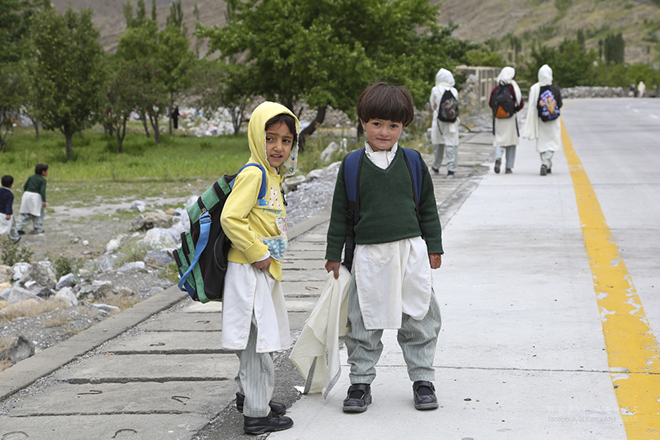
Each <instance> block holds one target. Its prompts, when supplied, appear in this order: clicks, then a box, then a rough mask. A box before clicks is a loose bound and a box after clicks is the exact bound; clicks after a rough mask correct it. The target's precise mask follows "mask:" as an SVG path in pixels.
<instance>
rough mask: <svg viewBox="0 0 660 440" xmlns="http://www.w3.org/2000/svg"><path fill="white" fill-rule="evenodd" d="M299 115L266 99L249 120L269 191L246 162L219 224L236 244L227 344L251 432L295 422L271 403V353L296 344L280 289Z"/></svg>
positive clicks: (254, 156)
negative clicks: (288, 180)
mask: <svg viewBox="0 0 660 440" xmlns="http://www.w3.org/2000/svg"><path fill="white" fill-rule="evenodd" d="M298 133H299V125H298V119H297V118H296V117H295V116H294V115H293V113H291V111H289V110H288V109H287V108H286V107H284V106H283V105H280V104H277V103H273V102H264V103H263V104H261V105H259V106H258V107H257V108H256V109H255V110H254V112H253V113H252V117H251V118H250V123H249V125H248V141H249V146H250V159H249V160H248V163H256V164H258V165H261V166H262V167H263V168H264V169H265V170H266V185H267V190H266V195H265V196H264V197H263V198H261V199H259V189H260V187H261V184H262V182H261V181H262V171H261V170H260V169H259V168H258V167H247V168H245V169H244V170H243V171H241V173H240V174H239V175H238V177H236V181H235V183H234V188H233V190H232V192H231V194H230V195H229V197H228V198H227V201H226V202H225V205H224V208H223V210H222V216H221V222H222V229H223V230H224V232H225V234H226V235H227V238H229V240H230V241H231V250H230V251H229V255H228V260H229V263H228V267H227V274H226V278H225V289H224V297H223V308H222V346H223V348H225V349H227V350H232V351H235V352H236V354H237V355H238V358H239V365H240V367H239V372H238V375H237V376H236V383H237V385H238V393H236V407H237V408H238V410H239V411H242V412H243V419H244V423H243V429H244V431H245V432H246V433H247V434H264V433H267V432H272V431H281V430H284V429H288V428H290V427H291V426H293V421H292V420H291V419H290V418H289V417H284V416H282V415H283V414H284V413H285V412H286V407H285V406H284V405H282V404H281V403H276V402H272V401H271V398H272V396H273V390H274V386H275V380H274V376H275V366H274V364H273V352H276V351H283V350H287V349H289V348H290V344H291V342H290V335H289V318H288V316H287V310H286V304H285V302H284V293H283V291H282V285H281V281H282V256H283V254H284V252H285V251H286V248H287V236H286V232H287V227H286V207H285V202H284V197H283V195H282V192H281V190H280V184H281V183H282V179H283V177H284V176H286V175H290V174H293V173H294V172H295V170H296V162H297V156H298Z"/></svg>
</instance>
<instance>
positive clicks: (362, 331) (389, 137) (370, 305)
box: [325, 83, 443, 413]
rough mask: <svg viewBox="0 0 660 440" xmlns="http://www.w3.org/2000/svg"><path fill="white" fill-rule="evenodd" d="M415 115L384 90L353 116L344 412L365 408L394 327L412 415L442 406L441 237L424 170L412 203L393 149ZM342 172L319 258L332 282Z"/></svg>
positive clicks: (406, 100) (397, 90)
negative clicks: (438, 371)
mask: <svg viewBox="0 0 660 440" xmlns="http://www.w3.org/2000/svg"><path fill="white" fill-rule="evenodd" d="M414 110H415V108H414V103H413V100H412V97H411V96H410V93H409V92H408V91H407V90H406V89H405V88H403V87H399V86H395V85H392V84H388V83H378V84H374V85H372V86H369V87H367V88H366V89H365V90H364V92H362V95H360V98H359V99H358V104H357V114H358V117H359V118H360V123H361V124H362V126H363V127H364V130H365V133H366V137H367V141H366V143H365V146H364V156H365V157H363V160H362V165H361V167H360V168H359V170H360V171H359V178H358V182H359V184H358V188H357V192H358V197H359V218H358V220H357V223H355V226H354V231H355V234H354V242H355V252H354V257H353V262H352V269H351V271H352V282H351V286H350V288H349V292H348V320H349V323H350V326H351V330H350V331H349V333H348V334H347V335H346V339H345V343H346V348H347V351H348V363H349V364H350V366H351V372H350V380H351V386H350V387H349V389H348V394H347V396H346V399H345V400H344V402H343V411H344V412H347V413H356V412H363V411H366V410H367V406H368V405H369V404H370V403H371V401H372V397H371V383H372V382H373V380H374V379H375V377H376V369H375V366H376V363H377V362H378V359H379V358H380V355H381V353H382V350H383V344H382V342H381V338H382V335H383V329H386V328H392V329H398V338H397V339H398V343H399V345H400V346H401V349H402V351H403V356H404V359H405V361H406V365H407V368H408V376H409V378H410V380H412V381H413V401H414V405H415V408H417V409H419V410H425V409H436V408H438V400H437V398H436V395H435V388H434V386H433V383H432V381H433V380H434V379H435V369H434V368H433V359H434V356H435V349H436V342H437V338H438V333H439V332H440V324H441V323H440V308H439V306H438V302H437V300H436V297H435V294H434V292H433V283H432V277H431V269H437V268H439V267H440V264H441V262H442V260H441V254H442V253H443V250H442V231H441V227H440V220H439V217H438V211H437V207H436V201H435V195H434V192H433V182H432V180H431V175H430V174H429V171H428V168H427V166H426V164H425V163H424V162H423V161H422V160H421V159H420V162H421V164H422V182H421V191H420V194H419V201H418V203H417V204H416V203H415V197H414V192H413V191H412V189H411V188H412V174H411V171H410V170H409V169H408V165H407V162H406V158H405V157H404V151H403V149H402V148H401V147H399V145H398V141H399V137H400V136H401V133H402V132H403V129H404V128H405V127H407V126H408V125H409V124H410V123H411V122H412V120H413V118H414ZM344 166H345V163H342V166H341V167H340V169H339V172H338V177H337V183H336V186H335V192H334V197H333V201H332V213H331V217H330V225H329V227H328V236H327V247H326V255H325V257H326V259H327V260H328V261H327V263H326V265H325V267H326V270H327V271H328V272H330V271H333V272H334V276H335V278H337V277H338V276H339V266H340V261H341V252H342V248H343V247H344V244H345V242H346V237H347V228H348V227H349V224H348V222H349V221H350V220H349V217H348V216H347V210H348V201H347V195H346V184H345V181H344ZM416 206H417V211H418V212H417V213H416ZM417 214H419V216H418V215H417Z"/></svg>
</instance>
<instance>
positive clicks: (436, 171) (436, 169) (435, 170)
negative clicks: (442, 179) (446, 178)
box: [431, 167, 440, 174]
mask: <svg viewBox="0 0 660 440" xmlns="http://www.w3.org/2000/svg"><path fill="white" fill-rule="evenodd" d="M431 169H432V170H433V172H434V173H436V174H438V173H439V172H440V169H439V168H436V167H431Z"/></svg>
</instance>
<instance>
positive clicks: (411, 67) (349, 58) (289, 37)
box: [197, 0, 453, 142]
mask: <svg viewBox="0 0 660 440" xmlns="http://www.w3.org/2000/svg"><path fill="white" fill-rule="evenodd" d="M227 9H228V10H227V16H228V23H227V25H226V26H224V27H223V28H218V27H214V28H208V27H204V26H201V25H198V31H197V36H198V37H208V38H209V45H210V52H211V53H212V52H214V51H219V52H220V53H221V56H222V57H229V56H237V55H239V54H244V53H245V54H246V56H247V59H246V65H247V66H249V68H250V71H251V75H252V77H253V78H254V84H255V91H256V92H257V93H259V94H261V95H263V96H265V97H266V98H268V99H275V100H278V101H280V102H281V103H282V104H284V105H286V106H287V107H288V108H290V109H292V110H293V111H294V112H296V109H295V108H294V106H295V105H296V104H297V103H298V102H300V101H301V100H304V101H305V102H306V103H307V104H308V105H310V106H311V107H316V109H317V116H316V118H315V120H314V121H313V122H312V123H311V124H310V126H309V127H307V128H306V129H305V130H303V132H302V133H301V142H304V139H305V137H306V136H309V135H311V134H312V133H313V132H314V130H315V129H316V127H317V126H318V125H320V124H321V123H322V122H323V118H324V114H325V111H326V108H327V106H332V107H334V108H336V109H340V110H343V111H345V112H347V113H349V114H352V115H355V112H354V106H355V102H356V100H357V97H358V96H359V94H360V92H361V91H362V90H363V89H364V87H365V86H366V85H368V84H369V83H370V82H373V81H376V80H379V79H383V80H390V81H394V82H397V83H399V84H405V85H407V86H408V87H410V88H411V89H412V91H413V94H414V96H415V98H416V101H418V102H422V101H425V100H426V98H427V97H428V96H424V97H423V98H422V97H421V96H419V95H420V93H421V92H420V90H421V89H422V86H421V84H422V83H423V84H424V87H423V88H424V89H425V91H426V92H428V90H430V87H428V85H429V83H430V81H432V78H434V77H435V71H437V69H438V66H440V65H442V64H445V65H447V63H451V60H449V59H447V57H446V56H445V54H446V49H445V48H444V47H442V43H446V42H447V41H440V43H441V46H440V47H432V46H431V42H433V43H436V44H437V43H438V41H439V40H449V39H451V37H450V36H447V35H445V34H443V33H442V32H436V34H435V35H432V32H433V31H434V30H437V26H436V24H435V22H436V16H437V14H438V10H437V7H436V6H432V5H431V4H430V2H429V1H428V0H369V1H364V0H305V1H296V0H269V1H258V0H245V1H241V0H229V1H227ZM265 23H267V24H268V25H264V24H265ZM447 46H451V45H450V44H447ZM452 47H453V46H452ZM431 65H434V67H433V69H435V71H433V73H432V74H429V72H430V71H431V70H433V69H432V68H430V66H431ZM424 94H425V95H426V93H424Z"/></svg>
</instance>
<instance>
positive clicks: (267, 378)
mask: <svg viewBox="0 0 660 440" xmlns="http://www.w3.org/2000/svg"><path fill="white" fill-rule="evenodd" d="M253 313H254V312H253ZM236 354H237V355H238V359H239V361H240V366H239V370H238V376H236V379H235V380H236V384H237V385H238V391H239V392H240V393H241V394H243V395H244V396H245V403H244V404H243V415H244V416H247V417H266V416H267V415H268V413H269V412H270V407H269V406H268V404H269V402H270V401H271V399H272V398H273V390H274V389H275V365H274V363H273V354H272V353H257V322H256V319H255V317H254V314H253V315H252V324H251V325H250V336H249V338H248V343H247V346H246V347H245V350H242V351H238V352H236Z"/></svg>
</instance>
